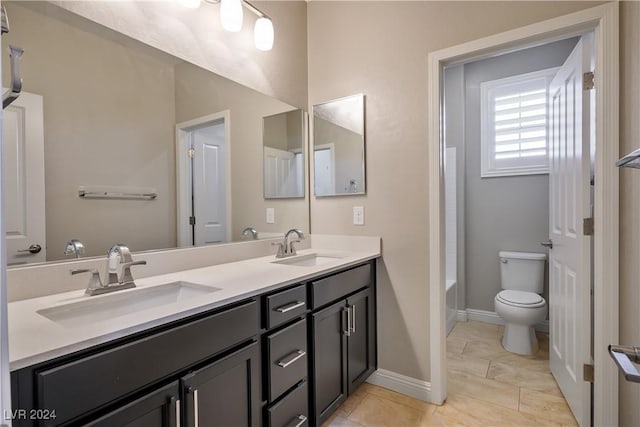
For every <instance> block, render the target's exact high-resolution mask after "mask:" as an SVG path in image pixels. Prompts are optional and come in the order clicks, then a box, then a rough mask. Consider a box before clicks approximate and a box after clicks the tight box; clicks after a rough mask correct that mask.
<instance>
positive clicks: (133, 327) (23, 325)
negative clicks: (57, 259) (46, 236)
mask: <svg viewBox="0 0 640 427" xmlns="http://www.w3.org/2000/svg"><path fill="white" fill-rule="evenodd" d="M311 253H316V254H319V255H327V256H333V257H340V258H336V259H335V261H333V260H332V261H329V262H327V263H325V264H322V265H318V266H304V267H303V266H296V265H286V264H275V263H273V261H276V259H275V257H274V256H273V255H271V256H266V257H260V258H252V259H247V260H243V261H236V262H230V263H227V264H219V265H214V266H210V267H204V268H197V269H193V270H185V271H180V272H175V273H170V274H163V275H157V276H153V277H146V278H144V279H138V280H136V284H137V288H134V289H126V290H121V291H116V292H113V293H109V294H104V295H98V296H86V295H85V294H84V290H76V291H71V292H65V293H59V294H54V295H48V296H43V297H38V298H32V299H26V300H22V301H16V302H12V303H9V310H8V318H9V360H10V368H11V370H12V371H13V370H17V369H21V368H24V367H27V366H30V365H33V364H36V363H40V362H44V361H46V360H50V359H53V358H56V357H59V356H63V355H65V354H69V353H72V352H75V351H78V350H82V349H85V348H89V347H92V346H94V345H97V344H101V343H105V342H108V341H111V340H113V339H116V338H120V337H123V336H127V335H130V334H133V333H136V332H140V331H143V330H145V329H149V328H152V327H155V326H159V325H162V324H165V323H168V322H171V321H175V320H178V319H181V318H184V317H187V316H191V315H194V314H197V313H201V312H204V311H207V310H210V309H213V308H216V307H220V306H223V305H226V304H229V303H233V302H236V301H240V300H243V299H246V298H249V297H252V296H255V295H258V294H261V293H264V292H267V291H271V290H274V289H277V288H279V287H283V286H287V285H290V284H294V283H297V282H301V281H304V280H306V279H309V278H311V277H313V276H318V275H322V274H326V273H331V272H333V271H337V270H340V269H343V268H345V267H349V266H352V265H355V264H358V263H361V262H363V261H366V260H370V259H373V258H377V257H379V256H380V251H379V250H378V251H361V252H351V251H349V252H346V251H335V250H321V249H306V250H301V251H298V254H299V255H305V254H311ZM87 280H88V277H87ZM175 281H186V282H192V283H195V284H198V285H205V286H214V287H216V288H220V290H217V291H215V292H212V293H210V294H205V295H202V296H198V297H194V298H190V299H185V300H182V301H178V302H175V303H169V304H165V305H160V306H157V307H154V308H149V309H144V310H140V311H137V312H132V313H130V314H125V315H122V316H118V317H114V318H111V319H107V320H103V321H99V322H94V323H91V324H77V325H70V326H63V325H61V324H59V323H57V322H54V321H52V320H49V319H48V318H46V317H44V316H42V315H40V314H38V310H42V309H45V308H49V307H55V306H61V305H65V304H69V303H71V302H76V301H82V300H87V299H92V300H94V299H98V298H103V297H108V296H110V295H114V294H115V293H117V294H119V295H124V294H125V293H127V292H132V291H134V292H135V291H136V289H139V288H144V287H152V286H155V285H159V284H164V283H170V282H175Z"/></svg>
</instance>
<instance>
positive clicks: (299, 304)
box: [274, 301, 307, 313]
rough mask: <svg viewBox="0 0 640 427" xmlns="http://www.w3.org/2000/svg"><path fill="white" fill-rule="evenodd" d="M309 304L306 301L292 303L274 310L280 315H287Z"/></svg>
mask: <svg viewBox="0 0 640 427" xmlns="http://www.w3.org/2000/svg"><path fill="white" fill-rule="evenodd" d="M306 304H307V303H306V302H305V301H296V302H292V303H289V304H286V305H283V306H280V307H277V308H274V310H275V311H277V312H278V313H287V312H289V311H291V310H295V309H296V308H300V307H304V306H305V305H306Z"/></svg>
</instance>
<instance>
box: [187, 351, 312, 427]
mask: <svg viewBox="0 0 640 427" xmlns="http://www.w3.org/2000/svg"><path fill="white" fill-rule="evenodd" d="M305 354H307V352H306V351H304V350H296V351H294V352H293V353H291V354H288V355H286V356H285V357H284V358H283V359H282V360H280V361H278V363H277V365H278V366H280V367H281V368H286V367H287V366H289V365H291V364H292V363H293V362H295V361H296V360H298V359H300V358H301V357H303V356H304V355H305ZM196 427H197V426H196Z"/></svg>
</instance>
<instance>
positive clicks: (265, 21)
mask: <svg viewBox="0 0 640 427" xmlns="http://www.w3.org/2000/svg"><path fill="white" fill-rule="evenodd" d="M253 39H254V41H255V44H256V48H258V49H260V50H271V49H272V48H273V22H271V19H269V18H265V17H262V18H259V19H258V20H257V21H256V26H255V28H254V30H253Z"/></svg>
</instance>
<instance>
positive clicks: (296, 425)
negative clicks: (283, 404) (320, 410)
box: [287, 415, 307, 427]
mask: <svg viewBox="0 0 640 427" xmlns="http://www.w3.org/2000/svg"><path fill="white" fill-rule="evenodd" d="M306 422H307V417H306V416H304V415H298V416H297V417H295V418H294V419H292V420H291V422H289V424H287V427H300V426H302V425H303V424H304V423H306Z"/></svg>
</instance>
